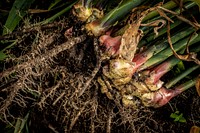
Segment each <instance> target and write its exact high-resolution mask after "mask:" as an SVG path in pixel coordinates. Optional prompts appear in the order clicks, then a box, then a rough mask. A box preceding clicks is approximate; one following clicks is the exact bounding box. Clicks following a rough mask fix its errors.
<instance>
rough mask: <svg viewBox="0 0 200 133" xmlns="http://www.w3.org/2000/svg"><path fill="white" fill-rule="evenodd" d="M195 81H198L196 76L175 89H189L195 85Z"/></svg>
mask: <svg viewBox="0 0 200 133" xmlns="http://www.w3.org/2000/svg"><path fill="white" fill-rule="evenodd" d="M195 83H196V78H194V79H191V80H189V81H187V82H185V83H183V84H181V85H179V86H178V87H176V88H175V90H180V91H181V92H183V91H186V90H187V89H189V88H191V87H192V86H194V85H195Z"/></svg>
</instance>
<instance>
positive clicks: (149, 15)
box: [143, 0, 187, 22]
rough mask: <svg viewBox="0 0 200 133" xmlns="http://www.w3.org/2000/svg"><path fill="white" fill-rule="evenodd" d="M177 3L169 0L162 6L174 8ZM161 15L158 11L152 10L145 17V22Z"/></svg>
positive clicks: (184, 0)
mask: <svg viewBox="0 0 200 133" xmlns="http://www.w3.org/2000/svg"><path fill="white" fill-rule="evenodd" d="M186 1H187V0H183V2H186ZM176 6H177V5H176V3H175V2H173V1H169V2H167V3H165V4H164V5H163V6H162V7H164V8H166V9H172V8H174V7H176ZM157 15H159V13H158V12H157V11H152V12H150V13H149V14H147V16H146V17H145V18H144V19H143V22H145V21H147V20H150V19H152V18H154V17H155V16H157Z"/></svg>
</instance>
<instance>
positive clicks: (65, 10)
mask: <svg viewBox="0 0 200 133" xmlns="http://www.w3.org/2000/svg"><path fill="white" fill-rule="evenodd" d="M76 2H77V0H76V1H75V2H74V3H72V4H71V5H69V6H68V7H67V8H65V9H63V10H62V11H60V12H58V13H56V14H55V15H53V16H52V17H50V18H48V19H46V20H44V21H42V22H39V23H37V24H36V25H44V24H47V23H50V22H53V21H54V20H55V19H56V18H58V17H59V16H61V15H62V14H64V13H65V12H67V11H69V10H70V9H71V8H72V6H73V5H74V4H75V3H76Z"/></svg>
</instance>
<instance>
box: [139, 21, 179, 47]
mask: <svg viewBox="0 0 200 133" xmlns="http://www.w3.org/2000/svg"><path fill="white" fill-rule="evenodd" d="M181 23H182V21H180V20H177V21H175V23H172V24H171V25H170V29H171V30H172V29H174V28H175V27H177V26H178V25H179V24H181ZM166 32H167V27H164V28H162V29H161V30H160V31H159V33H158V35H157V36H155V33H150V34H148V35H147V36H145V37H143V39H142V40H141V41H140V42H139V44H138V47H142V46H144V45H145V44H148V43H150V42H151V41H153V40H154V39H156V38H158V37H160V36H162V35H163V34H165V33H166Z"/></svg>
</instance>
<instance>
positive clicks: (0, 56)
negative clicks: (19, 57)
mask: <svg viewBox="0 0 200 133" xmlns="http://www.w3.org/2000/svg"><path fill="white" fill-rule="evenodd" d="M7 57H8V56H7V55H6V54H5V53H3V51H0V61H2V60H4V59H5V58H7Z"/></svg>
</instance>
